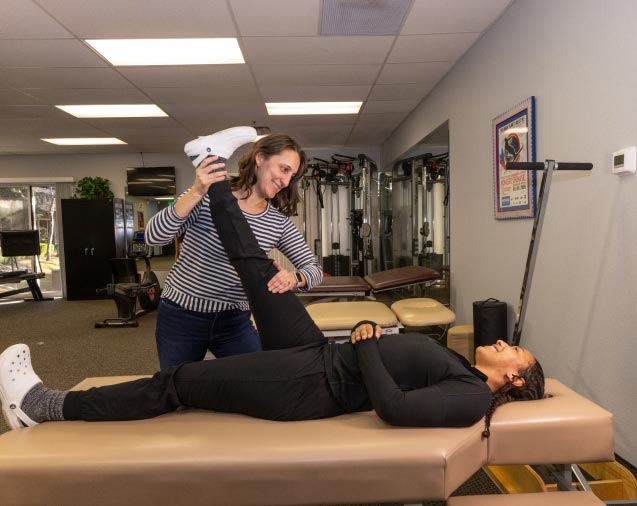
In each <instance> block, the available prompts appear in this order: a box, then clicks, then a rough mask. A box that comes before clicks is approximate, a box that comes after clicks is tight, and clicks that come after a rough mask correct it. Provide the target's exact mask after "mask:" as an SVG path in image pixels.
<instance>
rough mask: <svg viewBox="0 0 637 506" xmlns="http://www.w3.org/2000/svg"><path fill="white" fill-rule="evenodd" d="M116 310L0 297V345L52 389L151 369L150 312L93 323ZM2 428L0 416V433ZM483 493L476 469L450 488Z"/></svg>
mask: <svg viewBox="0 0 637 506" xmlns="http://www.w3.org/2000/svg"><path fill="white" fill-rule="evenodd" d="M116 313H117V312H116V307H115V304H114V302H112V301H110V300H96V301H66V300H63V299H56V300H53V301H45V302H22V301H20V302H17V303H14V302H13V301H7V300H0V350H4V349H5V348H6V347H7V346H10V345H12V344H15V343H18V342H21V343H26V344H28V345H29V347H30V348H31V354H32V361H33V366H34V369H35V370H36V372H37V373H38V375H39V376H40V377H41V378H42V380H43V382H44V383H45V384H46V385H47V386H50V387H52V388H57V389H68V388H70V387H72V386H73V385H75V384H77V383H79V382H80V381H81V380H82V379H84V378H86V377H91V376H113V375H130V374H152V373H153V372H155V371H156V370H157V369H158V366H159V364H158V361H157V356H156V350H155V339H154V330H155V313H147V314H145V315H144V316H142V317H141V318H140V319H139V327H137V328H115V329H96V328H94V323H95V322H96V321H101V320H104V319H105V318H109V317H114V316H116ZM7 430H8V427H7V426H6V424H5V422H4V420H0V433H3V432H6V431H7ZM485 493H498V490H497V488H496V487H495V485H493V483H492V482H491V481H490V480H489V478H488V477H487V476H486V474H485V473H484V472H482V471H479V472H478V473H476V474H475V475H474V476H473V477H472V478H471V479H470V480H468V481H467V482H466V483H465V484H464V485H462V487H460V488H459V489H458V490H457V491H456V494H458V495H472V494H485ZM425 504H426V505H427V506H444V504H445V503H444V502H428V503H425ZM386 506H389V505H386Z"/></svg>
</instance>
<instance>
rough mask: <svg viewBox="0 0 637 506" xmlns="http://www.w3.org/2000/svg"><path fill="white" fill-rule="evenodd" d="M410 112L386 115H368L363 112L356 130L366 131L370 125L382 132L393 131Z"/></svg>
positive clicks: (386, 113) (387, 113)
mask: <svg viewBox="0 0 637 506" xmlns="http://www.w3.org/2000/svg"><path fill="white" fill-rule="evenodd" d="M408 115H409V112H394V111H392V112H385V113H368V112H362V113H361V114H360V115H359V118H358V121H357V122H356V128H355V130H365V128H368V125H370V126H372V127H374V128H380V129H381V130H383V131H384V130H385V129H389V131H393V130H395V129H396V127H398V125H400V124H401V123H402V122H403V121H404V120H405V118H406V117H407V116H408Z"/></svg>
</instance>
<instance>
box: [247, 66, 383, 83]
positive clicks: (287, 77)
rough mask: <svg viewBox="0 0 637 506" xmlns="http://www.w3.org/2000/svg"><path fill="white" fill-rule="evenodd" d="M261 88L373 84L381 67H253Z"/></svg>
mask: <svg viewBox="0 0 637 506" xmlns="http://www.w3.org/2000/svg"><path fill="white" fill-rule="evenodd" d="M251 67H252V71H253V72H254V77H255V79H256V80H257V83H258V84H259V85H260V86H274V85H287V86H291V85H295V86H296V85H299V86H304V85H306V86H310V85H314V86H325V85H344V86H348V85H357V84H372V83H373V82H374V81H375V80H376V77H377V76H378V73H379V72H380V69H381V65H380V64H377V65H252V66H251Z"/></svg>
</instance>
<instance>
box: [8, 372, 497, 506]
mask: <svg viewBox="0 0 637 506" xmlns="http://www.w3.org/2000/svg"><path fill="white" fill-rule="evenodd" d="M125 379H135V378H123V377H113V378H89V379H88V380H84V381H83V382H82V383H80V384H79V385H78V387H79V388H80V389H84V388H89V387H91V386H96V385H103V384H110V383H115V382H119V381H123V380H125ZM481 430H482V424H481V423H478V424H476V425H473V426H472V427H467V428H459V429H455V428H454V429H420V428H402V427H392V426H390V425H388V424H386V423H384V422H383V421H382V420H380V419H379V418H378V417H377V416H376V415H375V413H373V412H365V413H356V414H350V415H343V416H339V417H336V418H331V419H326V420H311V421H305V422H271V421H266V420H259V419H256V418H251V417H248V416H242V415H233V414H224V413H213V412H205V411H195V410H190V411H182V412H176V413H171V414H167V415H163V416H160V417H157V418H153V419H149V420H139V421H130V422H97V423H95V422H94V423H89V422H79V421H74V422H56V423H44V424H41V425H38V426H36V427H30V428H26V429H21V430H16V431H11V432H9V433H6V434H3V435H2V436H0V495H1V496H2V498H3V500H2V501H0V502H2V504H3V505H4V504H7V505H11V506H27V505H28V506H35V505H42V506H44V505H50V504H52V503H51V498H55V500H54V504H55V506H87V505H89V504H90V505H91V506H107V505H108V506H113V505H118V504H121V505H127V504H130V505H135V506H175V505H179V506H239V505H242V506H250V505H255V506H256V505H278V506H285V505H297V506H300V505H312V504H313V505H316V504H362V503H376V502H401V501H402V502H421V501H422V500H423V499H426V498H431V499H443V498H445V497H447V496H449V495H450V494H451V493H452V492H453V490H454V489H456V488H457V487H458V486H459V485H461V484H462V483H463V482H464V481H466V480H467V479H468V478H469V477H470V476H471V475H472V474H473V473H474V472H475V471H476V470H477V469H478V468H479V467H480V466H481V465H482V463H483V462H484V459H485V457H486V444H484V443H483V442H482V441H481V438H480V433H481Z"/></svg>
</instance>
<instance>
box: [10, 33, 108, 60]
mask: <svg viewBox="0 0 637 506" xmlns="http://www.w3.org/2000/svg"><path fill="white" fill-rule="evenodd" d="M105 66H106V63H105V62H104V61H103V60H102V59H101V58H100V57H99V56H97V55H96V54H95V53H94V52H93V51H92V50H90V49H89V48H88V46H86V45H84V44H83V43H82V42H80V41H78V40H63V39H57V40H3V41H2V44H0V67H105Z"/></svg>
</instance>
